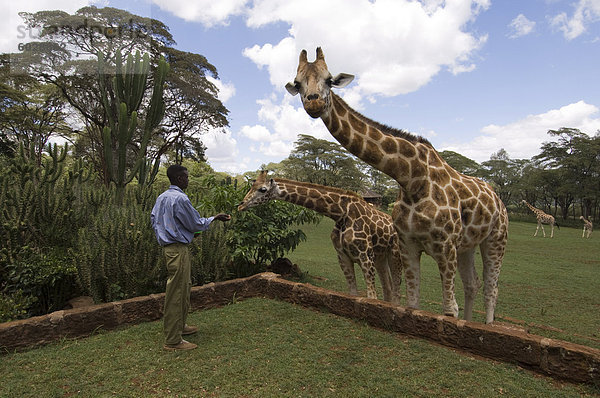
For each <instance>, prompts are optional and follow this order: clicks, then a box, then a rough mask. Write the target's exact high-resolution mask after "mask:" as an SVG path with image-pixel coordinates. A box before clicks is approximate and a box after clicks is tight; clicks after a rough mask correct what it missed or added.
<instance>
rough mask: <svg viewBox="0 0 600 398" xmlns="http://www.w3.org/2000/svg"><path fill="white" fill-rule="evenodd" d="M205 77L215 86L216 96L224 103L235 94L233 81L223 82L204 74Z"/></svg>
mask: <svg viewBox="0 0 600 398" xmlns="http://www.w3.org/2000/svg"><path fill="white" fill-rule="evenodd" d="M206 79H207V80H208V81H209V82H211V83H212V84H214V85H215V86H217V89H218V90H219V95H218V98H219V100H220V101H221V102H223V103H225V102H227V101H228V100H229V99H230V98H231V97H233V96H234V95H235V86H234V85H233V83H225V82H223V81H221V80H218V79H215V78H214V77H212V76H206Z"/></svg>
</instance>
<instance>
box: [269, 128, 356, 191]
mask: <svg viewBox="0 0 600 398" xmlns="http://www.w3.org/2000/svg"><path fill="white" fill-rule="evenodd" d="M298 137H299V138H298V140H297V141H296V142H295V143H294V150H293V151H292V153H291V154H290V156H289V157H288V158H287V159H285V160H283V161H282V162H281V163H282V165H283V169H284V175H283V177H287V178H291V179H294V180H297V181H306V182H311V183H315V184H321V185H328V186H332V187H338V188H345V189H349V190H352V191H359V190H360V189H361V188H363V185H364V181H365V176H364V174H362V172H361V171H360V170H359V168H358V166H357V164H358V162H357V161H356V159H355V158H354V157H352V156H351V155H350V154H349V153H348V152H347V151H346V150H345V149H343V148H342V147H341V146H340V145H338V144H336V143H333V142H331V141H326V140H321V139H318V138H314V137H311V136H309V135H304V134H300V135H299V136H298Z"/></svg>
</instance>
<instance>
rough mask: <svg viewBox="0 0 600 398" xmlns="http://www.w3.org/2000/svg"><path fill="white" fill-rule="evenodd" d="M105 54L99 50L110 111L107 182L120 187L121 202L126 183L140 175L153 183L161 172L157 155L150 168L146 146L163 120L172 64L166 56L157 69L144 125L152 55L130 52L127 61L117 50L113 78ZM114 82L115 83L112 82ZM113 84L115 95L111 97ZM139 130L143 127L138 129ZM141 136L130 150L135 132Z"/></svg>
mask: <svg viewBox="0 0 600 398" xmlns="http://www.w3.org/2000/svg"><path fill="white" fill-rule="evenodd" d="M104 62H105V61H104V56H103V54H102V53H101V52H100V53H98V68H99V77H98V78H99V85H100V89H101V95H102V103H103V106H104V109H105V110H106V112H107V115H106V117H107V119H108V124H109V125H108V126H106V127H104V129H103V131H102V140H103V141H102V143H103V147H104V167H105V172H104V175H105V182H106V183H109V182H113V183H114V184H115V185H116V188H117V198H118V203H119V204H122V200H123V194H124V190H125V186H126V185H127V184H128V183H129V182H131V180H132V179H133V177H135V176H137V177H138V181H139V182H140V184H141V185H144V184H145V183H148V184H151V183H152V181H153V179H154V177H155V176H156V174H157V173H158V167H159V165H160V159H156V160H155V161H154V164H153V166H152V170H149V169H150V165H151V163H150V162H147V160H146V150H147V148H148V143H149V141H150V137H151V136H152V133H153V132H154V131H155V129H156V128H157V127H158V125H159V123H160V122H161V120H162V118H163V115H164V112H165V103H164V100H163V95H162V94H163V83H164V80H165V76H166V75H167V72H168V70H169V65H168V64H167V63H166V62H165V60H164V59H162V60H161V61H160V62H159V65H158V67H157V68H156V70H155V73H154V87H153V88H152V94H151V95H150V102H149V103H148V107H147V108H148V110H147V112H146V120H145V123H144V125H143V127H142V128H141V129H140V128H139V127H140V126H139V125H138V121H137V115H138V111H139V109H140V106H141V104H142V100H143V99H144V93H145V92H146V80H147V79H148V73H149V68H150V66H149V57H148V54H146V55H145V56H144V58H143V61H142V59H141V57H140V53H139V52H137V53H136V56H135V58H134V57H133V56H131V54H130V55H129V57H127V63H126V64H125V65H123V63H122V59H121V54H120V53H117V59H116V71H115V76H114V78H113V79H108V78H107V76H106V75H105V74H104ZM111 83H112V84H111ZM109 86H110V87H112V90H111V91H112V92H113V93H114V94H115V97H114V98H110V99H109V97H108V94H109V93H110V91H109V90H108V87H109ZM138 130H141V131H139V132H138ZM136 133H137V135H138V136H141V140H140V145H139V148H135V149H136V150H137V151H136V152H134V153H133V154H131V150H129V149H130V148H129V147H130V146H131V143H132V139H133V137H134V134H136ZM128 157H129V158H132V159H134V166H133V167H132V168H131V170H130V171H129V173H128V172H127V167H126V166H127V158H128Z"/></svg>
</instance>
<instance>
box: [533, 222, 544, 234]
mask: <svg viewBox="0 0 600 398" xmlns="http://www.w3.org/2000/svg"><path fill="white" fill-rule="evenodd" d="M540 225H541V224H540V223H539V222H538V225H537V227H535V234H533V236H537V234H538V231H539V230H540ZM543 230H544V228H543V227H542V231H543Z"/></svg>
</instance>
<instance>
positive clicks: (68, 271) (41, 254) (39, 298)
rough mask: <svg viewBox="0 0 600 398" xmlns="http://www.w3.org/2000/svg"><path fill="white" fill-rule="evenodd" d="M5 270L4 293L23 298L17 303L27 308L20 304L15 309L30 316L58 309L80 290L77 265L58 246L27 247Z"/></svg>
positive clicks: (22, 249)
mask: <svg viewBox="0 0 600 398" xmlns="http://www.w3.org/2000/svg"><path fill="white" fill-rule="evenodd" d="M6 269H7V274H6V281H5V286H4V289H3V290H4V293H5V294H6V295H8V296H12V297H16V298H19V297H22V300H17V301H16V303H17V304H19V303H21V304H23V303H27V304H28V306H27V307H26V308H22V307H21V306H19V305H17V307H16V308H15V310H16V311H20V310H21V309H23V310H26V312H27V313H28V314H29V315H38V314H45V313H48V312H51V311H56V310H59V309H62V308H64V306H65V304H66V302H67V301H68V300H69V299H71V298H73V297H74V296H76V295H77V294H78V293H79V287H78V285H77V282H76V276H77V270H76V268H75V267H74V266H73V265H72V264H71V262H70V261H69V259H68V258H67V257H66V256H65V255H64V254H63V253H61V252H60V250H57V249H56V248H48V249H45V250H44V249H36V248H30V247H27V246H25V247H23V248H21V251H20V252H19V254H18V255H17V256H16V257H15V259H14V261H12V262H10V263H8V264H7V265H6Z"/></svg>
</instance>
